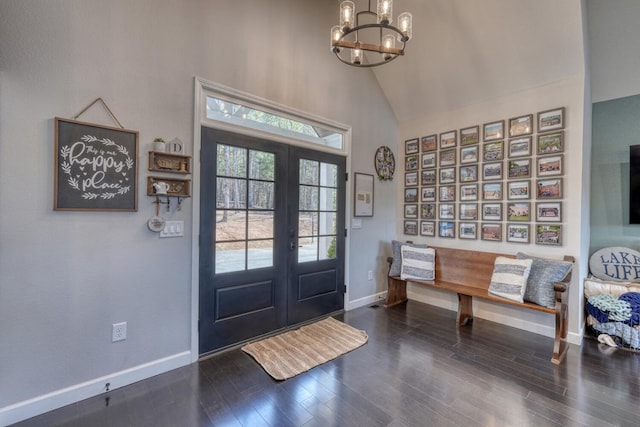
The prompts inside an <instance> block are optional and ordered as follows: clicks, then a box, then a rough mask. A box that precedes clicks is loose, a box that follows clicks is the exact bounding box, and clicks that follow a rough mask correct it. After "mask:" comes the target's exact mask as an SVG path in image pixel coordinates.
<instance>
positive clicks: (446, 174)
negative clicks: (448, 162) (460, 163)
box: [440, 168, 456, 184]
mask: <svg viewBox="0 0 640 427" xmlns="http://www.w3.org/2000/svg"><path fill="white" fill-rule="evenodd" d="M455 182H456V168H440V184H453V183H455Z"/></svg>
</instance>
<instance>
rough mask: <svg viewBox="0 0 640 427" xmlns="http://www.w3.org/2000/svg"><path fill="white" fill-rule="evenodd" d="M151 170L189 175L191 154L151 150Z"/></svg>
mask: <svg viewBox="0 0 640 427" xmlns="http://www.w3.org/2000/svg"><path fill="white" fill-rule="evenodd" d="M149 170H150V171H154V172H171V173H179V174H184V175H187V174H190V173H191V156H185V155H183V154H173V153H163V152H160V151H150V152H149Z"/></svg>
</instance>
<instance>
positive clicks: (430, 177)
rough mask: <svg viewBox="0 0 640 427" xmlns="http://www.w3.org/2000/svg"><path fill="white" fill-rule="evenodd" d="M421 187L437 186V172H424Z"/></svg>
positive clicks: (433, 170)
mask: <svg viewBox="0 0 640 427" xmlns="http://www.w3.org/2000/svg"><path fill="white" fill-rule="evenodd" d="M420 184H421V185H435V184H436V170H435V169H427V170H423V171H422V173H421V176H420Z"/></svg>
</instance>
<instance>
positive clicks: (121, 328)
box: [111, 322, 127, 342]
mask: <svg viewBox="0 0 640 427" xmlns="http://www.w3.org/2000/svg"><path fill="white" fill-rule="evenodd" d="M126 339H127V322H121V323H114V324H113V325H111V342H117V341H124V340H126Z"/></svg>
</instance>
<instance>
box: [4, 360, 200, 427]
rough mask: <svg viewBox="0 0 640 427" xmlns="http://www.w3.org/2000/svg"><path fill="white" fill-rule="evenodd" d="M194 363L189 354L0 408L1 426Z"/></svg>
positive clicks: (150, 363) (126, 370) (143, 365)
mask: <svg viewBox="0 0 640 427" xmlns="http://www.w3.org/2000/svg"><path fill="white" fill-rule="evenodd" d="M190 363H191V352H190V351H185V352H182V353H177V354H174V355H172V356H168V357H165V358H162V359H158V360H154V361H152V362H149V363H145V364H142V365H138V366H134V367H132V368H129V369H125V370H124V371H120V372H114V373H113V374H110V375H105V376H103V377H99V378H95V379H93V380H90V381H86V382H84V383H80V384H75V385H72V386H70V387H66V388H63V389H60V390H56V391H53V392H51V393H47V394H44V395H41V396H37V397H34V398H32V399H29V400H25V401H22V402H18V403H15V404H13V405H9V406H6V407H4V408H0V426H5V425H9V424H13V423H17V422H19V421H22V420H26V419H27V418H31V417H35V416H36V415H40V414H43V413H45V412H48V411H52V410H54V409H58V408H61V407H63V406H66V405H70V404H72V403H75V402H79V401H81V400H84V399H87V398H89V397H93V396H97V395H99V394H102V393H104V392H105V384H106V383H109V390H114V389H116V388H120V387H124V386H126V385H129V384H133V383H135V382H137V381H140V380H143V379H145V378H150V377H153V376H155V375H158V374H161V373H163V372H168V371H170V370H172V369H176V368H179V367H181V366H185V365H188V364H190Z"/></svg>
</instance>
